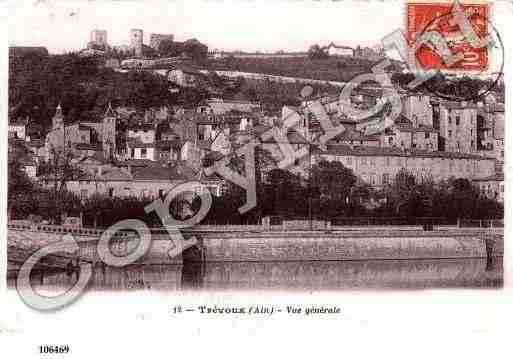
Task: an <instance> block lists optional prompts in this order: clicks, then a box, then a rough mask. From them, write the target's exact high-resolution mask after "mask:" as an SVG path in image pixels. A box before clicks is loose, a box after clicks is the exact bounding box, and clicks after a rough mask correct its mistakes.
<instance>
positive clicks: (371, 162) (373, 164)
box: [370, 157, 376, 166]
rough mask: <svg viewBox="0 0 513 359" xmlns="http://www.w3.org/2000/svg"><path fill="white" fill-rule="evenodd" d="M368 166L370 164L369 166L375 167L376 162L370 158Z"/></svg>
mask: <svg viewBox="0 0 513 359" xmlns="http://www.w3.org/2000/svg"><path fill="white" fill-rule="evenodd" d="M370 164H371V166H375V165H376V160H375V159H374V157H371V158H370Z"/></svg>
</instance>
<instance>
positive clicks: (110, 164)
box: [10, 91, 504, 200]
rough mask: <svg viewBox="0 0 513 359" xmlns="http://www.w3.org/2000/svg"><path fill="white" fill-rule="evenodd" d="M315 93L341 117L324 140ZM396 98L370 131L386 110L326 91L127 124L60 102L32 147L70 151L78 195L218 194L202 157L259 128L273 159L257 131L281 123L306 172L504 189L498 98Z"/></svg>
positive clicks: (118, 114)
mask: <svg viewBox="0 0 513 359" xmlns="http://www.w3.org/2000/svg"><path fill="white" fill-rule="evenodd" d="M376 97H377V96H376V95H375V94H374V93H372V91H371V92H369V93H366V92H365V91H361V92H360V93H359V94H357V95H355V97H354V98H353V100H354V103H356V104H357V105H358V106H361V107H362V108H366V107H372V106H373V105H374V104H375V103H376V100H375V98H376ZM312 101H320V102H321V103H322V104H323V106H324V108H325V110H326V113H327V114H328V115H329V116H330V120H331V121H332V122H334V124H338V123H341V124H344V127H345V131H344V132H343V133H341V134H338V135H337V136H334V137H333V138H332V139H330V141H329V142H328V143H327V145H326V146H320V147H319V146H314V145H313V144H312V143H311V141H310V140H309V139H310V138H312V135H313V134H314V133H315V132H316V131H318V130H319V122H318V121H317V120H316V118H315V116H313V117H312V115H311V114H309V113H308V111H307V107H308V106H309V105H310V104H311V102H312ZM402 105H403V110H402V113H401V115H400V116H399V117H398V118H396V119H395V120H394V122H393V123H392V124H391V125H390V126H388V127H386V128H384V129H383V130H382V131H378V132H375V133H371V134H369V133H368V131H367V130H368V127H370V126H371V125H372V123H373V122H375V121H381V120H383V119H385V118H386V117H387V116H388V115H387V114H386V113H384V112H382V113H379V114H377V115H376V116H375V118H371V119H368V120H365V121H355V120H352V119H350V118H347V116H346V115H345V113H344V109H343V106H342V105H341V104H340V102H339V100H338V98H337V97H333V96H328V95H322V96H319V97H315V98H309V99H307V100H304V101H303V103H301V106H299V107H293V106H285V107H283V109H282V113H281V116H279V117H275V118H270V117H268V116H264V115H263V111H262V108H261V106H260V104H258V103H252V102H248V101H234V100H223V99H215V98H213V99H210V100H207V101H203V102H201V103H200V104H198V105H197V106H196V107H195V108H193V109H183V108H174V109H172V110H169V109H165V110H164V109H154V110H152V111H147V114H146V116H144V118H140V119H139V121H135V122H134V121H132V122H129V123H128V125H126V126H123V127H122V126H120V122H121V118H122V117H123V116H124V115H125V114H123V111H125V110H124V109H121V108H118V109H113V108H112V107H111V106H110V105H109V107H108V108H107V110H106V112H105V114H104V116H103V118H102V120H101V121H91V122H84V121H82V122H75V123H72V124H70V125H67V124H65V123H64V117H63V114H62V109H61V108H60V106H58V107H57V109H56V114H55V116H54V118H53V119H52V125H53V126H52V129H51V130H50V131H49V133H48V134H47V136H46V139H45V141H44V151H42V150H41V147H39V149H38V151H39V152H35V153H37V154H38V155H39V156H46V157H45V158H49V157H50V156H51V155H52V153H53V152H55V151H59V150H60V151H64V150H67V151H71V152H72V153H73V157H74V162H75V163H76V164H77V165H78V166H80V167H81V168H83V169H85V170H86V173H88V175H87V176H86V177H84V178H81V179H77V180H76V181H74V182H70V184H69V188H70V189H71V190H73V191H75V192H77V193H78V194H80V195H81V196H90V195H92V194H93V193H98V192H99V193H104V194H107V195H111V196H123V195H137V196H146V195H148V196H157V195H160V194H161V193H166V192H167V191H168V190H169V189H170V188H171V187H173V186H174V185H176V184H177V183H180V182H182V181H186V180H191V179H194V178H195V179H200V180H202V181H204V182H201V183H204V186H205V188H209V190H210V191H211V192H212V193H214V194H216V195H219V194H220V193H222V187H223V183H224V180H223V179H222V178H209V179H208V180H207V177H205V176H204V172H203V167H204V165H205V163H206V162H208V161H211V160H212V159H213V160H215V159H218V158H221V157H222V156H226V155H228V154H230V153H231V152H233V150H234V149H236V148H238V147H239V146H241V145H243V144H244V143H247V142H248V141H250V140H252V139H253V138H259V140H260V143H261V145H262V146H263V147H264V148H265V149H267V150H268V151H269V152H270V153H272V154H273V155H274V156H275V157H276V158H277V159H278V160H279V159H280V156H281V157H282V154H281V151H280V144H279V143H276V139H275V136H272V135H271V136H263V135H264V134H267V135H269V134H272V133H273V131H278V132H279V133H281V135H282V136H281V138H285V137H286V138H287V139H288V142H289V143H290V144H291V145H292V147H293V149H294V150H297V151H299V150H302V149H303V148H305V149H306V150H307V151H306V153H309V154H311V156H312V157H311V158H306V157H304V158H298V159H297V160H296V161H295V162H294V163H293V165H292V166H291V167H290V168H289V169H290V170H291V171H293V172H295V173H298V174H299V175H303V176H307V174H308V171H307V169H308V166H309V165H310V163H316V162H317V161H320V160H322V159H325V160H329V161H339V162H341V163H342V164H343V165H344V166H346V167H349V168H351V169H352V170H353V171H354V173H355V174H356V176H357V177H358V178H359V179H360V180H361V181H363V182H366V183H368V184H369V185H371V186H374V187H381V186H386V185H388V184H390V183H391V181H392V179H393V178H394V176H395V175H396V174H397V173H398V172H399V171H400V169H403V168H404V169H407V170H409V171H411V172H412V173H414V174H416V175H417V176H419V177H425V176H429V177H431V178H433V179H434V180H436V181H440V180H447V179H449V178H451V177H464V178H468V179H471V180H473V181H475V182H476V186H478V187H479V188H480V189H481V190H482V191H483V195H486V196H492V197H493V198H497V199H499V200H501V199H502V196H503V194H502V193H503V192H502V190H503V183H502V182H501V181H503V179H501V178H502V177H501V173H500V168H501V167H502V164H503V160H504V148H503V141H504V105H502V104H496V103H493V102H492V103H472V102H454V101H452V102H451V101H445V100H440V99H436V98H433V97H431V96H429V95H426V94H418V95H412V94H407V95H403V96H402ZM290 116H297V117H298V118H299V119H301V120H300V121H299V123H298V125H297V126H296V127H295V128H293V129H289V128H286V127H285V126H284V122H285V120H286V119H287V118H289V117H290ZM16 125H19V124H15V123H13V126H12V127H10V131H11V132H12V133H16V136H20V137H23V131H24V130H23V129H22V128H21V127H20V126H16ZM278 137H279V136H278ZM120 138H121V139H122V141H120ZM27 143H29V142H28V141H27ZM498 168H499V171H497V169H498ZM493 181H495V182H493ZM492 182H493V183H494V184H493V185H492ZM165 183H167V184H166V185H164V184H165ZM489 185H490V186H489ZM488 188H490V189H488Z"/></svg>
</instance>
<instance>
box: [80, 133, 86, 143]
mask: <svg viewBox="0 0 513 359" xmlns="http://www.w3.org/2000/svg"><path fill="white" fill-rule="evenodd" d="M80 138H81V139H82V143H84V142H86V135H82V136H81V137H80Z"/></svg>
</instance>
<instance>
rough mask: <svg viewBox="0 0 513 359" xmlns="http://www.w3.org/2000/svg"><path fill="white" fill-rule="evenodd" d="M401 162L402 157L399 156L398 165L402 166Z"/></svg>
mask: <svg viewBox="0 0 513 359" xmlns="http://www.w3.org/2000/svg"><path fill="white" fill-rule="evenodd" d="M401 164H402V161H401V157H398V158H397V165H398V166H401Z"/></svg>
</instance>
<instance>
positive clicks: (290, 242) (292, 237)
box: [8, 227, 502, 264]
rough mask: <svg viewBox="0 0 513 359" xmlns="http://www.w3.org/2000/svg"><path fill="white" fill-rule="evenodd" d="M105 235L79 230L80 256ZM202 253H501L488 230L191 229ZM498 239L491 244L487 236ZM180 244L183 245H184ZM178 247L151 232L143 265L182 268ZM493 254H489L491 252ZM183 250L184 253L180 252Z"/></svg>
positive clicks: (33, 238) (24, 231)
mask: <svg viewBox="0 0 513 359" xmlns="http://www.w3.org/2000/svg"><path fill="white" fill-rule="evenodd" d="M65 234H66V233H63V232H49V231H44V230H41V229H39V230H37V229H34V228H10V227H9V230H8V254H9V258H11V255H10V253H13V252H15V250H16V249H20V248H21V249H23V250H24V252H25V253H33V252H35V251H36V250H37V249H39V248H41V247H43V246H45V245H48V244H50V243H53V242H59V241H62V240H63V236H64V235H65ZM100 235H101V232H99V233H90V232H87V234H84V233H82V232H80V231H79V230H78V231H77V230H75V233H74V235H73V237H74V238H75V240H76V241H77V243H78V244H79V247H80V250H79V253H77V254H76V258H77V259H80V260H82V261H86V262H92V263H97V262H99V257H98V254H97V250H96V249H97V244H98V239H99V238H100ZM189 235H194V236H195V237H196V238H197V240H198V243H197V245H196V247H197V248H199V249H200V252H201V257H199V258H198V259H197V260H203V261H207V262H243V261H248V262H254V261H330V260H336V261H341V260H380V259H399V260H403V259H441V258H486V257H487V254H489V253H492V252H493V254H497V253H498V252H497V251H494V248H495V247H496V246H497V244H496V243H499V245H501V244H500V243H502V236H500V235H495V236H491V235H485V234H483V232H472V231H462V232H457V233H456V232H455V233H450V232H444V231H433V232H422V231H418V230H417V231H414V230H412V231H400V230H388V231H385V230H381V231H379V230H358V231H346V232H330V231H325V232H305V231H303V232H301V231H297V232H251V231H248V232H229V231H222V232H200V231H191V232H190V233H189V234H186V237H188V236H189ZM489 237H493V238H494V240H493V241H490V240H489V239H488V238H489ZM137 244H138V239H137V238H136V237H135V236H131V235H126V233H124V234H122V235H121V236H116V237H115V240H113V247H112V249H111V251H112V253H113V254H114V255H120V256H122V255H126V254H128V253H129V252H131V251H132V250H133V249H134V248H135V246H136V245H137ZM179 245H183V243H182V244H179ZM173 247H174V244H173V242H172V241H170V240H169V236H168V234H167V233H165V232H164V231H156V232H153V233H152V243H151V246H150V249H149V251H148V253H147V254H146V255H145V256H144V257H143V258H142V259H140V260H139V261H138V263H144V264H180V263H182V255H181V254H179V255H177V256H175V257H173V258H171V257H170V256H169V255H168V252H169V251H170V250H171V249H173ZM487 250H488V252H487ZM178 252H180V251H178Z"/></svg>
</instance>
